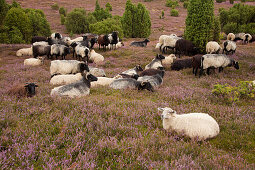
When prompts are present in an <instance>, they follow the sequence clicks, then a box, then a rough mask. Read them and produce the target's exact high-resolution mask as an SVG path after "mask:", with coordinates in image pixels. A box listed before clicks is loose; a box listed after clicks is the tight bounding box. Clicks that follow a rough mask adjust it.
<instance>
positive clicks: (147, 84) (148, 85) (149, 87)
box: [138, 82, 154, 92]
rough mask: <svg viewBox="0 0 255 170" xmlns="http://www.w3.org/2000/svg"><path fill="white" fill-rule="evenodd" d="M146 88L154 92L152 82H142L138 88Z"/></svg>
mask: <svg viewBox="0 0 255 170" xmlns="http://www.w3.org/2000/svg"><path fill="white" fill-rule="evenodd" d="M144 89H146V90H148V91H151V92H154V88H153V86H152V85H151V83H150V82H141V84H140V85H139V86H138V90H144Z"/></svg>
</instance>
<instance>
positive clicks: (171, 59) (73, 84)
mask: <svg viewBox="0 0 255 170" xmlns="http://www.w3.org/2000/svg"><path fill="white" fill-rule="evenodd" d="M238 39H241V40H243V42H244V43H248V42H252V41H254V37H252V36H251V35H249V34H245V33H242V34H237V35H234V34H232V33H230V34H229V35H228V36H227V40H226V41H224V42H223V48H221V46H220V45H219V44H218V43H217V42H215V41H210V42H208V44H207V45H206V52H207V53H208V54H205V55H196V54H198V49H197V48H196V46H195V45H194V44H193V43H192V42H191V41H188V40H185V39H183V38H182V37H178V36H177V35H175V34H171V35H161V36H160V37H159V42H158V43H157V45H156V49H159V50H160V51H162V53H166V51H167V50H168V49H172V50H173V51H174V53H175V54H170V55H169V56H163V55H161V54H157V55H156V56H155V58H154V59H153V60H152V61H151V62H150V63H149V64H147V65H146V66H145V69H144V70H143V68H142V67H141V66H140V65H137V66H135V67H134V68H131V69H129V70H126V71H124V72H122V73H119V74H118V75H116V76H114V77H112V78H110V77H106V74H105V72H104V70H102V69H99V68H94V67H89V66H88V62H89V61H91V62H94V63H100V62H102V61H104V57H103V56H102V55H101V54H99V53H96V52H95V50H94V49H93V46H94V44H95V43H98V45H99V48H100V47H102V48H103V49H104V50H106V49H107V48H108V49H113V48H115V49H117V48H120V47H122V46H124V44H123V42H121V40H120V39H119V37H118V33H117V32H112V33H111V34H107V35H100V36H97V35H94V34H85V35H84V36H83V37H78V38H75V39H73V40H71V39H70V38H69V37H62V35H61V34H59V33H53V34H52V35H51V37H48V38H45V37H33V39H32V47H30V48H23V49H20V50H18V51H17V53H16V55H17V56H23V55H24V56H34V58H29V59H25V60H24V65H31V66H36V65H41V64H43V62H44V57H42V56H47V58H48V59H53V57H54V56H55V58H56V60H53V61H51V65H50V74H51V80H50V84H52V85H60V86H58V87H55V88H53V89H52V90H51V95H52V96H68V97H80V96H86V95H88V94H90V88H91V87H96V86H98V85H101V86H108V87H110V88H113V89H137V90H143V89H146V90H149V91H152V92H153V91H154V88H157V87H158V86H160V85H161V84H162V83H163V77H164V74H165V68H171V70H181V69H184V68H193V73H194V74H195V75H196V74H197V71H198V69H200V74H199V76H201V75H202V74H203V72H204V70H207V74H208V75H209V74H210V69H217V68H219V72H221V71H222V70H223V68H225V67H229V66H234V67H235V68H236V69H239V65H238V62H237V61H235V60H233V59H232V58H230V57H229V56H228V54H230V53H232V54H233V53H234V52H235V51H236V43H235V41H236V40H238ZM148 42H149V40H148V39H145V40H144V41H140V42H132V43H131V44H130V45H131V46H137V47H146V46H147V43H148ZM71 49H72V51H73V58H76V60H65V57H66V55H67V54H70V53H71ZM221 50H222V53H223V54H219V52H220V51H221ZM183 53H184V54H185V55H195V56H193V57H192V58H185V59H177V58H176V56H175V55H177V56H178V55H179V58H180V56H181V54H183ZM224 53H225V54H224ZM39 56H40V57H39ZM60 56H61V57H62V60H58V57H60ZM35 87H37V85H36V84H34V83H30V84H28V85H26V86H25V88H24V87H19V88H13V89H11V90H10V91H9V93H10V94H14V93H16V94H19V95H20V96H22V95H21V94H26V95H25V96H29V97H31V96H33V95H35ZM17 89H20V90H17ZM24 89H25V90H24ZM23 96H24V95H23ZM158 110H159V111H162V112H163V113H162V115H161V116H162V119H163V128H164V129H166V130H169V129H172V130H174V131H176V132H178V133H184V134H185V135H186V136H188V137H190V138H197V139H198V140H205V139H208V138H212V137H215V136H217V135H218V134H219V131H220V130H219V125H218V123H217V122H216V121H215V120H214V119H213V118H212V117H211V116H209V115H208V114H205V113H190V114H181V115H178V114H176V111H174V110H172V109H171V108H168V107H167V108H158ZM184 122H185V123H184Z"/></svg>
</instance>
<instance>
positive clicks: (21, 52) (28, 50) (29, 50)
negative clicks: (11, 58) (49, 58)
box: [16, 47, 33, 57]
mask: <svg viewBox="0 0 255 170" xmlns="http://www.w3.org/2000/svg"><path fill="white" fill-rule="evenodd" d="M32 55H33V50H32V47H30V48H22V49H19V50H18V51H17V52H16V56H18V57H21V56H32Z"/></svg>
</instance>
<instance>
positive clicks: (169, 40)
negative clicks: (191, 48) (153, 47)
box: [161, 34, 182, 53]
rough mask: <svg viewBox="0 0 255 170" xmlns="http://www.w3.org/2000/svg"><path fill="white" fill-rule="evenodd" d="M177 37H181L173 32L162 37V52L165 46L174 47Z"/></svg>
mask: <svg viewBox="0 0 255 170" xmlns="http://www.w3.org/2000/svg"><path fill="white" fill-rule="evenodd" d="M179 39H182V38H180V37H177V36H176V35H175V34H171V35H170V36H166V37H164V42H163V44H162V46H161V49H162V50H163V53H164V52H165V49H166V48H171V49H174V48H175V44H176V42H177V40H179Z"/></svg>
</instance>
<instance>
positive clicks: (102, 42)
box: [97, 35, 110, 50]
mask: <svg viewBox="0 0 255 170" xmlns="http://www.w3.org/2000/svg"><path fill="white" fill-rule="evenodd" d="M97 43H98V47H99V49H100V46H103V49H104V50H106V47H107V46H108V45H109V44H110V40H109V38H108V35H100V36H99V37H98V40H97Z"/></svg>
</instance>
